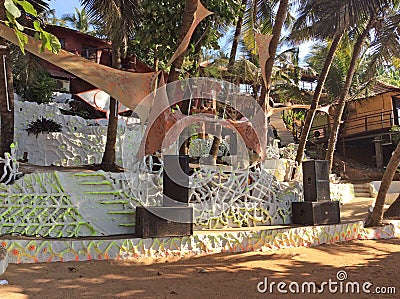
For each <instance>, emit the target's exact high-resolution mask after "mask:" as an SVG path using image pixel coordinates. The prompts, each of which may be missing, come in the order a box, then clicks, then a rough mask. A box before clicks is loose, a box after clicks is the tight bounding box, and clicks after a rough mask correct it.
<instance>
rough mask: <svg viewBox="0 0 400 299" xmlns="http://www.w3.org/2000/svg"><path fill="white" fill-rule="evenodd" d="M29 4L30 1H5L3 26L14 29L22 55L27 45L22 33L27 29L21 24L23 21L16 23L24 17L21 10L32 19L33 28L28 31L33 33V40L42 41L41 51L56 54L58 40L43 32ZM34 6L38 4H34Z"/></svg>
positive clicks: (34, 11) (58, 45)
mask: <svg viewBox="0 0 400 299" xmlns="http://www.w3.org/2000/svg"><path fill="white" fill-rule="evenodd" d="M31 2H32V1H25V0H5V1H4V8H5V10H6V16H7V20H5V24H6V25H7V26H10V27H11V28H13V29H14V32H15V35H16V36H17V38H18V41H19V46H20V49H21V51H22V52H23V53H24V52H25V45H26V44H27V43H28V38H27V36H26V35H24V31H25V29H27V28H26V27H25V26H23V25H22V24H21V23H23V22H24V20H22V21H18V20H19V19H20V18H21V16H22V18H24V17H25V15H23V14H22V13H21V10H23V11H24V12H25V13H26V14H28V15H29V17H30V18H31V19H33V27H34V28H28V29H29V30H32V31H34V32H35V34H34V36H35V38H36V39H39V40H41V41H42V47H41V51H44V50H45V49H47V50H49V51H51V52H53V53H58V52H59V51H60V49H61V44H60V42H59V40H58V39H57V37H55V36H54V35H53V34H51V33H49V32H47V31H45V30H43V28H42V26H41V25H40V22H39V20H38V19H37V17H38V13H37V10H36V8H35V7H34V5H33V4H32V3H31ZM35 5H39V4H37V3H36V4H35ZM42 6H43V5H42Z"/></svg>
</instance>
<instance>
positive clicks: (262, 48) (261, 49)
mask: <svg viewBox="0 0 400 299" xmlns="http://www.w3.org/2000/svg"><path fill="white" fill-rule="evenodd" d="M271 39H272V35H263V34H261V33H258V32H256V43H257V47H258V56H259V58H260V65H261V74H262V77H263V80H264V84H267V78H266V76H265V64H266V62H267V60H268V58H269V43H270V42H271Z"/></svg>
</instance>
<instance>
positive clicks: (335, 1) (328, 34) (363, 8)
mask: <svg viewBox="0 0 400 299" xmlns="http://www.w3.org/2000/svg"><path fill="white" fill-rule="evenodd" d="M300 2H301V7H302V8H301V9H300V15H299V18H298V20H297V21H296V23H295V25H294V28H295V30H294V32H293V33H292V38H293V39H295V40H302V39H309V38H314V39H319V40H326V39H330V40H331V44H330V49H329V52H328V55H327V57H326V60H325V64H324V67H323V69H322V71H321V73H320V76H319V79H318V83H317V87H316V89H315V91H314V97H313V102H312V104H311V107H310V109H309V111H308V112H307V116H306V119H305V122H304V126H303V129H302V133H301V136H300V141H299V148H298V151H297V155H296V162H297V163H298V164H300V163H301V161H302V159H303V155H304V150H305V146H306V142H307V139H308V135H309V133H310V129H311V125H312V121H313V119H314V116H315V111H316V108H317V106H318V104H319V99H320V97H321V93H322V88H323V86H324V84H325V81H326V78H327V75H328V73H329V69H330V67H331V64H332V61H333V58H334V55H335V53H336V50H337V48H338V46H339V42H340V40H341V39H342V36H343V35H344V33H345V32H346V31H347V30H349V28H355V27H357V24H359V23H360V21H361V20H363V18H364V19H365V17H368V16H370V14H371V13H375V12H376V11H380V10H382V8H383V7H387V5H388V0H376V1H369V0H346V1H342V0H322V1H321V0H318V1H317V0H303V1H300Z"/></svg>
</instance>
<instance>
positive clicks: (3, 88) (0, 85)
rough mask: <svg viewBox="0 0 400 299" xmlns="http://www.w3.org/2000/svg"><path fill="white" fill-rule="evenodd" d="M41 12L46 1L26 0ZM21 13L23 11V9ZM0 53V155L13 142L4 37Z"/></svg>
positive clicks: (1, 16)
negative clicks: (2, 68)
mask: <svg viewBox="0 0 400 299" xmlns="http://www.w3.org/2000/svg"><path fill="white" fill-rule="evenodd" d="M28 2H29V3H30V4H32V6H33V7H34V8H35V9H36V11H37V12H38V13H41V12H43V11H45V10H47V9H48V8H49V6H48V3H46V2H45V1H42V0H29V1H28ZM4 3H5V1H4V0H0V20H2V21H5V20H7V17H6V9H5V7H4ZM23 13H25V12H24V11H23ZM0 54H1V57H2V62H3V65H4V66H5V72H3V71H1V72H0V74H1V75H0V77H1V78H0V93H1V96H0V106H1V107H3V108H2V109H0V119H1V123H0V127H1V130H0V131H1V133H0V140H1V142H0V156H3V155H4V153H5V152H10V145H11V144H12V143H13V142H14V89H13V77H12V69H11V59H10V49H9V47H8V43H7V42H6V40H5V39H3V38H0ZM6 79H7V80H6Z"/></svg>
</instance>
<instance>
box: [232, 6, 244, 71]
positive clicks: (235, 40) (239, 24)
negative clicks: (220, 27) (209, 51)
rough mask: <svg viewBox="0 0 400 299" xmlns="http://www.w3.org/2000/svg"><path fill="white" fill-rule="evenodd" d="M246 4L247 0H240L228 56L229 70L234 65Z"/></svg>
mask: <svg viewBox="0 0 400 299" xmlns="http://www.w3.org/2000/svg"><path fill="white" fill-rule="evenodd" d="M246 4H247V0H242V4H241V8H240V12H239V17H238V19H237V22H236V28H235V35H234V36H233V42H232V47H231V53H230V55H229V63H228V68H231V67H232V66H233V64H234V63H235V59H236V53H237V49H238V46H239V39H240V35H241V33H242V25H243V15H244V10H245V9H246Z"/></svg>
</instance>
